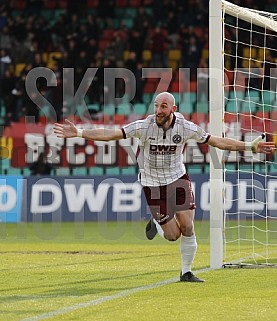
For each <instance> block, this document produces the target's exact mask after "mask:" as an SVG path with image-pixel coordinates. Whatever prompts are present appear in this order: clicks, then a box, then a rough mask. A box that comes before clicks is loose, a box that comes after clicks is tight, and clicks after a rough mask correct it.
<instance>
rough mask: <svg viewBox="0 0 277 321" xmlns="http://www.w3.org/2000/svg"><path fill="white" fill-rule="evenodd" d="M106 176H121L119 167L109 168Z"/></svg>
mask: <svg viewBox="0 0 277 321" xmlns="http://www.w3.org/2000/svg"><path fill="white" fill-rule="evenodd" d="M106 175H120V169H119V167H107V168H106Z"/></svg>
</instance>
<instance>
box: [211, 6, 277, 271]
mask: <svg viewBox="0 0 277 321" xmlns="http://www.w3.org/2000/svg"><path fill="white" fill-rule="evenodd" d="M209 9H210V10H209V76H210V77H209V97H210V109H209V112H210V124H209V126H210V128H209V130H210V133H211V134H212V135H217V136H222V135H223V137H233V138H236V139H238V140H244V141H251V140H253V139H254V138H256V137H257V136H259V135H261V134H262V133H265V134H266V138H267V140H274V141H275V142H276V143H277V96H276V91H277V72H276V70H277V14H273V13H268V12H263V11H257V10H253V9H251V8H245V7H240V6H237V5H235V4H232V3H230V2H228V1H225V0H210V8H209ZM210 156H211V157H210V204H211V207H210V266H211V268H221V267H222V266H223V265H224V266H240V267H243V266H250V265H252V266H277V196H276V195H277V155H276V152H275V153H274V154H273V155H269V156H267V155H263V154H253V153H252V152H249V151H246V152H241V153H235V152H224V153H223V152H222V151H218V150H216V149H214V148H210Z"/></svg>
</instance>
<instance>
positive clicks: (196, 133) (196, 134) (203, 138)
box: [190, 123, 211, 143]
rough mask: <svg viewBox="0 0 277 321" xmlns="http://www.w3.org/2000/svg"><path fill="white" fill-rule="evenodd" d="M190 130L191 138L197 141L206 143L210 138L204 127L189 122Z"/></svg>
mask: <svg viewBox="0 0 277 321" xmlns="http://www.w3.org/2000/svg"><path fill="white" fill-rule="evenodd" d="M190 131H191V137H190V138H192V139H195V140H196V141H197V142H198V143H207V142H208V140H209V139H210V136H211V135H210V134H208V133H206V131H205V130H204V129H202V128H201V127H199V126H198V125H196V124H194V123H190Z"/></svg>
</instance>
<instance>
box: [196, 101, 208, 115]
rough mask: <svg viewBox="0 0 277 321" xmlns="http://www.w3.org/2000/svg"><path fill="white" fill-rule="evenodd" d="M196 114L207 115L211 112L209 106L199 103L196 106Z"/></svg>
mask: <svg viewBox="0 0 277 321" xmlns="http://www.w3.org/2000/svg"><path fill="white" fill-rule="evenodd" d="M196 112H197V113H204V114H207V113H208V112H209V104H208V103H207V102H206V103H197V104H196Z"/></svg>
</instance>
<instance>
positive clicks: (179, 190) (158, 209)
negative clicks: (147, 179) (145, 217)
mask: <svg viewBox="0 0 277 321" xmlns="http://www.w3.org/2000/svg"><path fill="white" fill-rule="evenodd" d="M143 191H144V194H145V197H146V200H147V204H148V206H149V208H150V211H151V213H152V216H153V217H154V219H155V220H156V221H157V222H158V223H159V224H160V225H163V224H165V223H166V222H168V221H170V220H171V219H172V218H173V217H174V214H175V213H176V212H179V211H183V210H189V209H195V208H196V206H195V201H194V195H193V191H192V187H191V181H190V178H189V176H188V174H185V175H183V176H182V177H181V178H179V179H178V180H177V181H175V182H173V183H171V184H169V185H164V186H144V187H143Z"/></svg>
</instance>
